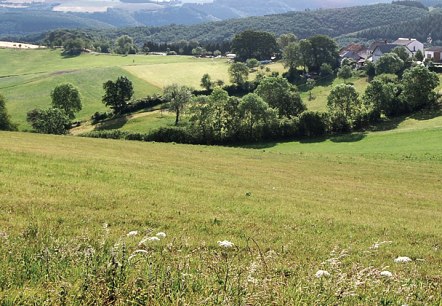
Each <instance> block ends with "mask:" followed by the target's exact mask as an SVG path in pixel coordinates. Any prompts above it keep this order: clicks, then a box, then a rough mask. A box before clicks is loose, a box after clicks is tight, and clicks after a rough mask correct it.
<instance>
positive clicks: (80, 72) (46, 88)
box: [0, 49, 284, 132]
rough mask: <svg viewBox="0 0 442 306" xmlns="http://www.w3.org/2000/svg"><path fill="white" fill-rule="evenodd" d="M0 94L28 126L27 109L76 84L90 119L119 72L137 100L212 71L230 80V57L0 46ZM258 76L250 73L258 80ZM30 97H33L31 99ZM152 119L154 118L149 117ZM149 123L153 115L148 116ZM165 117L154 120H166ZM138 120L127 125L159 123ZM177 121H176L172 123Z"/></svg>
mask: <svg viewBox="0 0 442 306" xmlns="http://www.w3.org/2000/svg"><path fill="white" fill-rule="evenodd" d="M0 60H1V61H2V63H7V64H6V65H1V67H0V93H1V94H2V95H4V96H5V97H6V99H7V108H8V112H9V113H10V115H11V117H12V119H13V121H14V122H16V123H18V124H19V129H20V130H29V129H30V126H29V125H28V123H27V122H26V113H27V112H28V111H30V110H32V109H34V108H46V107H48V106H49V105H50V92H51V90H52V89H54V87H55V86H57V85H58V84H60V83H63V82H70V83H72V84H74V85H75V86H76V87H77V88H78V89H79V91H80V93H81V95H82V102H83V109H82V110H81V111H80V112H79V113H78V114H77V118H78V119H79V120H81V121H87V120H89V119H90V116H91V115H92V114H94V113H95V112H97V111H98V112H102V111H105V110H106V107H105V106H104V104H103V103H102V102H101V97H102V96H103V94H104V90H103V89H102V85H103V83H104V82H106V81H107V80H110V79H112V80H115V79H116V78H117V77H119V76H126V77H128V78H129V79H130V80H131V81H132V82H133V85H134V97H133V98H134V99H138V98H143V97H146V96H147V95H152V94H154V93H161V90H162V88H163V87H164V86H166V85H170V84H172V83H179V84H184V85H188V86H192V87H194V88H196V89H197V88H200V80H201V77H202V76H203V75H204V74H205V73H209V74H210V75H211V77H212V79H213V80H214V81H216V80H222V81H224V82H225V83H229V76H228V72H227V69H228V62H227V60H226V59H209V58H207V59H201V58H194V57H190V56H158V55H149V56H146V55H129V56H120V55H105V54H82V55H81V56H76V57H64V56H62V55H61V53H60V50H11V49H0ZM268 67H269V68H270V69H271V71H276V72H280V73H282V72H283V71H284V68H283V66H282V65H281V64H280V63H276V64H272V65H269V66H268ZM254 76H255V74H254V73H252V74H251V76H250V77H251V78H254ZM30 97H32V98H30ZM151 117H152V116H151ZM145 119H146V120H147V121H149V119H150V118H149V117H146V118H145ZM163 119H164V118H160V119H159V120H155V119H154V121H156V122H161V121H164V120H163ZM142 121H144V120H142V119H141V118H138V119H137V120H136V121H135V122H133V123H132V122H130V118H129V120H128V123H129V122H130V124H128V125H127V127H126V128H125V129H127V130H131V127H133V131H141V132H145V130H140V129H141V128H142V127H143V126H148V127H150V126H156V125H158V124H156V123H155V122H153V123H151V122H142ZM172 122H173V121H172Z"/></svg>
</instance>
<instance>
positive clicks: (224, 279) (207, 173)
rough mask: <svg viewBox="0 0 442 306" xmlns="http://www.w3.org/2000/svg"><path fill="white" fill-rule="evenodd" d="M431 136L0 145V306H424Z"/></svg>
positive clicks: (437, 268)
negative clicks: (229, 144) (237, 144)
mask: <svg viewBox="0 0 442 306" xmlns="http://www.w3.org/2000/svg"><path fill="white" fill-rule="evenodd" d="M416 120H417V119H416ZM434 120H436V119H429V120H427V121H425V122H424V123H428V126H427V127H425V128H424V127H422V128H412V129H410V128H408V129H407V128H403V129H398V130H397V131H394V132H393V131H392V132H374V133H368V134H366V135H362V136H361V135H358V134H354V135H353V137H350V135H347V136H345V137H344V136H341V138H339V137H337V138H333V139H326V140H323V141H321V140H318V141H316V142H311V143H301V142H291V143H275V144H267V145H263V146H260V147H256V148H225V147H224V148H223V147H209V146H189V145H175V144H160V143H141V142H130V141H115V140H102V139H86V138H78V137H73V136H61V137H60V136H49V135H38V134H24V133H17V132H16V133H14V132H9V133H8V132H1V133H0V160H1V164H0V173H1V175H0V203H1V210H2V214H0V241H1V243H0V288H1V290H0V301H2V304H3V305H16V304H20V303H22V304H29V303H32V304H58V305H63V304H74V305H75V304H76V305H84V304H109V305H110V304H113V305H140V304H148V305H166V304H167V305H187V304H191V305H195V304H208V305H213V304H224V305H256V304H261V305H270V304H278V305H293V304H297V305H299V304H305V305H312V304H322V305H325V304H360V305H361V304H364V305H375V304H383V305H402V304H408V305H439V304H440V303H441V302H442V291H441V290H440V288H441V286H442V252H441V241H442V227H441V224H440V220H441V218H442V202H441V199H442V189H441V188H440V186H441V173H442V153H441V152H442V142H441V141H440V139H441V135H442V130H441V129H440V128H438V127H436V126H437V123H434V122H433V121H434ZM419 122H421V121H419ZM424 123H422V124H424ZM417 125H418V124H417ZM417 125H416V124H415V125H414V126H417ZM431 126H432V127H431ZM135 231H136V232H135ZM159 232H164V233H165V234H166V237H164V235H162V234H159V235H158V236H156V234H157V233H159ZM152 237H157V238H155V239H153V238H152ZM224 240H227V241H229V242H232V243H233V244H234V246H232V247H228V246H229V244H228V243H226V242H224V243H221V245H224V246H225V247H223V246H220V245H219V243H218V242H219V241H224ZM400 256H407V257H409V258H410V259H411V262H406V263H398V262H395V259H397V258H398V257H400ZM319 270H325V271H327V272H328V273H329V275H328V276H327V273H325V272H321V273H318V271H319ZM386 271H388V272H390V273H391V274H388V273H386ZM381 272H384V273H383V274H382V275H381ZM320 275H322V277H317V276H320Z"/></svg>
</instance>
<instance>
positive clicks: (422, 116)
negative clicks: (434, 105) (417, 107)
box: [410, 108, 442, 121]
mask: <svg viewBox="0 0 442 306" xmlns="http://www.w3.org/2000/svg"><path fill="white" fill-rule="evenodd" d="M439 116H442V109H440V108H439V109H436V110H430V109H424V110H422V111H420V112H417V113H414V114H412V115H411V116H410V118H412V119H415V120H422V121H423V120H430V119H434V118H436V117H439Z"/></svg>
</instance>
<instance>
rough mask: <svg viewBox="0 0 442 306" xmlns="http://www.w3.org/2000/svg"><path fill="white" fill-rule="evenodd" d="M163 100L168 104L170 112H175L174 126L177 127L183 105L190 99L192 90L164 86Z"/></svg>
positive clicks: (176, 86)
mask: <svg viewBox="0 0 442 306" xmlns="http://www.w3.org/2000/svg"><path fill="white" fill-rule="evenodd" d="M164 99H165V100H166V101H168V102H169V109H170V111H173V112H175V125H178V123H179V120H180V116H181V113H182V111H183V110H184V107H185V105H186V104H187V103H188V102H189V101H190V100H191V99H192V89H191V88H189V87H187V86H179V85H178V84H172V85H169V86H166V87H165V88H164Z"/></svg>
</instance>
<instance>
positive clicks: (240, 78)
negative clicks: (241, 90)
mask: <svg viewBox="0 0 442 306" xmlns="http://www.w3.org/2000/svg"><path fill="white" fill-rule="evenodd" d="M229 75H230V81H231V82H232V83H233V84H236V85H238V86H242V85H244V84H245V83H246V82H247V79H248V77H249V67H247V65H246V64H244V63H233V64H231V65H230V67H229Z"/></svg>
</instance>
